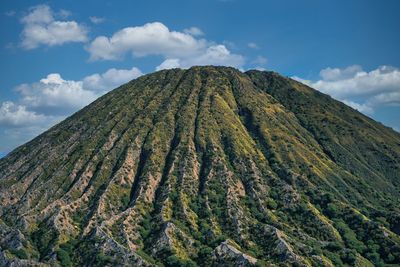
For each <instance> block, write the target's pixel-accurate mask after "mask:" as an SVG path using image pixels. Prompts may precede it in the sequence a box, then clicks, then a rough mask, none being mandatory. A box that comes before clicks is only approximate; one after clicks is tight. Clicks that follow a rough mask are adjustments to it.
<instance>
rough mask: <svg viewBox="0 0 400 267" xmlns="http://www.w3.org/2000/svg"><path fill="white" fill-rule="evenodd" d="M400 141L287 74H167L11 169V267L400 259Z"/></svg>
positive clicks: (0, 170)
mask: <svg viewBox="0 0 400 267" xmlns="http://www.w3.org/2000/svg"><path fill="white" fill-rule="evenodd" d="M399 173H400V135H399V134H398V133H396V132H394V131H393V130H391V129H389V128H387V127H385V126H383V125H381V124H379V123H376V122H375V121H373V120H371V119H369V118H367V117H365V116H363V115H362V114H360V113H358V112H357V111H355V110H353V109H351V108H349V107H347V106H345V105H344V104H342V103H340V102H337V101H335V100H333V99H331V98H330V97H328V96H326V95H323V94H321V93H319V92H317V91H315V90H313V89H311V88H309V87H307V86H305V85H303V84H300V83H298V82H296V81H293V80H291V79H288V78H285V77H282V76H280V75H278V74H276V73H273V72H260V71H249V72H246V73H242V72H239V71H237V70H235V69H233V68H226V67H193V68H190V69H189V70H180V69H174V70H165V71H160V72H156V73H154V74H149V75H145V76H142V77H140V78H138V79H136V80H133V81H131V82H129V83H127V84H125V85H123V86H121V87H119V88H117V89H115V90H113V91H111V92H110V93H108V94H107V95H105V96H103V97H101V98H99V99H98V100H96V101H95V102H94V103H92V104H91V105H89V106H87V107H85V108H84V109H82V110H81V111H79V112H78V113H76V114H74V115H73V116H71V117H70V118H68V119H67V120H65V121H63V122H62V123H60V124H59V125H56V126H55V127H53V128H51V129H50V130H49V131H47V132H45V133H44V134H42V135H40V136H39V137H37V138H35V139H34V140H32V141H31V142H29V143H27V144H25V145H23V146H21V147H19V148H18V149H16V150H15V151H13V152H12V153H10V154H9V155H8V156H7V157H6V158H3V159H1V160H0V203H1V205H0V216H1V221H0V245H1V250H2V252H1V254H0V262H3V263H4V264H6V263H7V264H9V263H11V262H16V263H19V264H37V263H39V262H41V263H45V264H50V265H58V264H59V265H62V266H71V265H73V266H75V265H91V266H104V265H110V266H114V265H123V264H127V265H139V266H153V265H165V266H196V265H201V266H210V265H213V266H232V265H238V266H239V265H240V266H247V265H254V264H256V265H261V266H264V265H265V266H268V265H270V264H276V265H283V266H286V265H298V266H340V265H356V266H368V265H372V264H375V265H383V264H395V263H398V262H400V236H399V235H400V213H399V208H398V207H399V204H400V191H399Z"/></svg>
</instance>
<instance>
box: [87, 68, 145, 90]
mask: <svg viewBox="0 0 400 267" xmlns="http://www.w3.org/2000/svg"><path fill="white" fill-rule="evenodd" d="M141 75H143V73H142V72H141V71H140V70H139V69H138V68H135V67H133V68H132V69H130V70H125V69H115V68H112V69H109V70H108V71H106V72H104V73H103V74H98V73H96V74H92V75H90V76H87V77H85V78H84V79H83V87H84V88H86V89H89V90H93V91H105V90H110V89H113V88H115V87H116V86H118V85H121V84H124V83H126V82H128V81H130V80H132V79H135V78H137V77H139V76H141Z"/></svg>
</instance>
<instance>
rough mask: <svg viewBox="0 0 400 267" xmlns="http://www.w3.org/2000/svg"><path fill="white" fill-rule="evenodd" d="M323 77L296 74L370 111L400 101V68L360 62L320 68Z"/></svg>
mask: <svg viewBox="0 0 400 267" xmlns="http://www.w3.org/2000/svg"><path fill="white" fill-rule="evenodd" d="M320 77H321V79H320V80H317V81H310V80H304V79H301V78H299V77H293V78H294V79H296V80H298V81H300V82H302V83H305V84H307V85H309V86H311V87H313V88H315V89H318V90H320V91H321V92H323V93H326V94H329V95H331V96H332V97H334V98H336V99H339V100H341V101H343V102H345V103H346V104H348V105H349V106H352V107H353V108H355V109H357V110H359V111H360V112H364V113H366V114H372V113H373V112H374V109H375V108H376V107H379V106H383V105H400V69H398V68H395V67H392V66H380V67H378V68H377V69H374V70H372V71H369V72H367V71H364V70H363V69H362V68H361V66H358V65H353V66H349V67H346V68H342V69H341V68H326V69H323V70H321V71H320ZM355 99H357V100H355ZM360 99H361V100H360Z"/></svg>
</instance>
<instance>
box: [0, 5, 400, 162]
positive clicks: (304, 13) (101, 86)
mask: <svg viewBox="0 0 400 267" xmlns="http://www.w3.org/2000/svg"><path fill="white" fill-rule="evenodd" d="M398 10H400V1H396V0H386V1H377V0H373V1H372V0H371V1H369V0H362V1H361V0H360V1H357V0H353V1H324V0H304V1H299V0H292V1H289V0H281V1H277V0H275V1H266V0H260V1H249V0H248V1H242V0H224V1H223V0H205V1H187V0H186V1H100V0H98V1H61V0H60V1H46V2H43V1H16V0H13V1H11V0H4V1H2V2H1V4H0V25H1V27H0V36H1V37H0V58H1V60H0V70H1V71H0V82H1V83H0V136H1V138H0V157H1V156H2V155H4V154H5V153H7V152H9V151H11V150H12V149H13V148H15V147H16V146H18V145H21V144H22V143H24V142H26V141H28V140H30V139H31V138H33V137H34V136H35V135H37V134H39V133H40V132H42V131H44V130H46V129H47V128H48V127H50V126H52V125H54V124H55V123H57V122H59V121H60V120H62V119H64V118H65V117H66V116H68V115H70V114H71V113H73V112H74V111H76V110H79V109H80V108H81V107H83V106H84V105H86V104H88V103H90V102H91V101H93V100H94V99H95V98H96V97H98V96H100V95H102V94H103V93H105V92H106V91H108V90H110V89H113V88H115V87H116V86H118V85H119V84H122V83H124V82H126V81H128V80H130V79H133V78H135V77H138V76H139V75H141V74H143V73H149V72H153V71H155V70H156V69H162V68H170V67H183V68H186V67H190V66H192V65H205V64H216V65H230V66H234V67H237V68H240V69H242V70H247V69H252V68H258V69H267V70H274V71H277V72H279V73H281V74H283V75H286V76H289V77H293V78H295V79H297V80H299V81H302V82H304V83H307V84H309V85H311V86H313V87H315V88H317V89H318V90H320V91H322V92H324V93H327V94H330V95H331V96H333V97H334V98H336V99H339V100H341V101H344V102H345V103H347V104H349V105H351V106H352V107H354V108H356V109H358V110H359V111H361V112H363V113H365V114H367V115H368V116H371V117H372V118H374V119H375V120H378V121H380V122H382V123H384V124H385V125H388V126H390V127H393V128H395V129H397V130H399V129H400V115H399V114H400V107H399V104H400V69H399V67H400V53H399V51H398V50H399V47H400V34H399V25H400V16H398Z"/></svg>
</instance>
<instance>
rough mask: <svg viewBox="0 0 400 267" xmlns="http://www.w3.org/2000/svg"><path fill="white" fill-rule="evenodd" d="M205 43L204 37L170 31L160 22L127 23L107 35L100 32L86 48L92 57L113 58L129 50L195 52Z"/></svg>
mask: <svg viewBox="0 0 400 267" xmlns="http://www.w3.org/2000/svg"><path fill="white" fill-rule="evenodd" d="M205 46H206V41H205V40H202V39H200V40H198V39H195V38H194V37H193V36H192V35H190V34H186V33H182V32H176V31H170V30H169V29H168V28H167V27H166V26H165V25H164V24H162V23H160V22H153V23H147V24H145V25H143V26H137V27H127V28H124V29H122V30H120V31H118V32H116V33H115V34H113V36H112V37H110V38H108V37H105V36H99V37H97V38H96V39H94V40H93V41H92V42H91V43H90V45H89V46H88V47H87V50H88V51H89V53H90V58H91V59H92V60H114V59H118V58H121V57H122V56H123V55H124V54H126V53H128V52H130V53H132V54H133V55H135V56H138V57H140V56H146V55H164V56H166V57H176V56H182V55H187V56H189V55H193V54H195V53H196V52H198V51H200V50H201V49H203V48H204V47H205Z"/></svg>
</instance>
